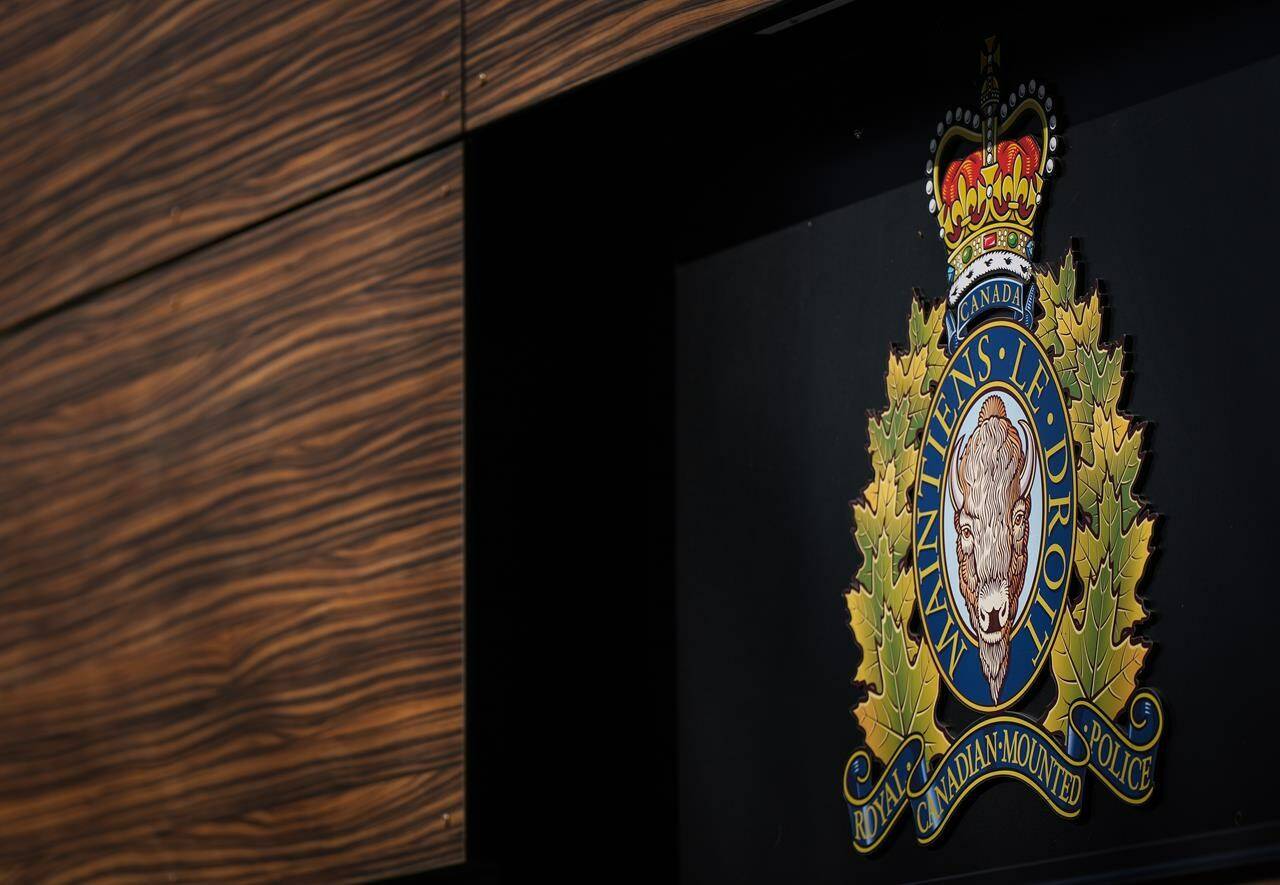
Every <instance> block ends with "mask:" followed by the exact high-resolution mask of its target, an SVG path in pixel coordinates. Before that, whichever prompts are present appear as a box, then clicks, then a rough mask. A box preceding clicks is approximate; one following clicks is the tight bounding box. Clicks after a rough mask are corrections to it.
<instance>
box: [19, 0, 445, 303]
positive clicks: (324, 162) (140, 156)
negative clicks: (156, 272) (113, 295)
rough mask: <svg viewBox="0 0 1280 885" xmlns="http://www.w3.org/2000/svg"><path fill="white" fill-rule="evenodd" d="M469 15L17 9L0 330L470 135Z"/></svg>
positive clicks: (331, 9)
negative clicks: (466, 121) (464, 35)
mask: <svg viewBox="0 0 1280 885" xmlns="http://www.w3.org/2000/svg"><path fill="white" fill-rule="evenodd" d="M460 45H461V7H460V5H459V2H458V0H317V2H312V3H297V2H279V0H252V2H235V3H230V2H226V0H78V2H67V3H54V2H50V0H18V2H15V3H9V4H6V5H5V15H4V27H3V29H0V83H3V84H4V87H3V89H0V255H3V256H4V261H3V263H0V328H5V327H8V326H10V325H11V324H12V323H14V322H17V321H20V320H23V319H26V318H28V317H31V316H33V315H36V314H39V313H40V312H41V311H44V310H47V309H48V308H50V307H52V306H53V305H55V304H58V303H60V302H61V301H63V300H65V299H68V298H72V297H74V296H76V295H79V294H81V293H83V292H85V291H87V290H91V289H94V288H96V287H99V286H102V285H104V284H107V283H109V282H112V281H115V280H120V279H122V278H124V277H126V276H127V275H130V274H133V273H135V272H137V271H140V270H142V269H145V268H147V267H150V266H151V265H152V264H154V263H155V262H157V261H160V260H163V259H167V258H171V257H173V256H175V255H178V254H180V253H183V252H184V251H186V250H189V249H192V248H194V247H196V246H198V245H200V244H202V243H205V242H208V241H209V240H210V239H212V238H216V237H218V236H220V235H223V234H226V233H228V232H231V231H234V230H237V229H239V228H241V227H243V226H244V225H246V224H248V223H251V222H254V221H259V220H261V219H263V218H265V217H268V216H270V215H272V214H274V213H278V212H281V211H283V210H285V209H287V208H289V207H291V206H296V205H298V204H299V202H301V201H305V200H307V199H309V198H311V197H314V196H316V195H318V194H321V193H324V192H326V191H328V190H331V189H333V188H335V187H338V186H340V185H342V184H343V183H346V182H349V181H351V180H353V179H355V178H358V177H360V176H363V175H366V174H369V173H371V172H374V171H375V170H377V169H379V168H382V167H385V166H387V165H388V164H390V163H393V162H394V161H396V160H399V159H403V158H405V157H407V156H409V155H411V154H413V153H414V152H416V151H421V150H423V149H426V148H429V147H431V146H432V145H434V144H437V143H440V142H441V141H443V140H445V139H448V138H450V137H452V136H455V135H457V134H458V133H459V131H460V129H461V104H462V103H461V101H460V91H461V89H460V84H459V78H460V76H461V57H460Z"/></svg>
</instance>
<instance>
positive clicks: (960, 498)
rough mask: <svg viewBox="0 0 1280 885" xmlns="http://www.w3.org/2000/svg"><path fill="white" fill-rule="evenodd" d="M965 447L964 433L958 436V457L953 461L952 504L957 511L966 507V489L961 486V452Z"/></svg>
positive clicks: (950, 484)
mask: <svg viewBox="0 0 1280 885" xmlns="http://www.w3.org/2000/svg"><path fill="white" fill-rule="evenodd" d="M963 449H964V434H963V433H962V434H960V435H959V436H958V437H956V448H955V451H956V458H955V460H954V461H952V462H951V482H950V483H948V485H949V486H950V487H951V506H952V507H954V508H955V510H956V513H959V512H960V511H961V510H963V509H964V489H962V488H961V487H960V454H959V453H960V452H961V451H963Z"/></svg>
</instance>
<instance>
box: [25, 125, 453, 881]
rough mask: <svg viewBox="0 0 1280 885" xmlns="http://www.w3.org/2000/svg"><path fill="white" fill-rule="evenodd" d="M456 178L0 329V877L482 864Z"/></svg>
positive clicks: (347, 203)
mask: <svg viewBox="0 0 1280 885" xmlns="http://www.w3.org/2000/svg"><path fill="white" fill-rule="evenodd" d="M461 177H462V164H461V149H460V148H458V147H455V148H450V149H447V150H445V151H444V152H443V153H442V154H436V155H432V157H430V158H429V159H427V160H422V161H417V162H415V163H413V164H410V165H408V166H406V167H403V168H401V169H398V170H396V171H393V172H390V173H387V174H385V175H382V176H379V177H377V178H374V179H372V180H370V181H368V182H365V183H363V184H361V185H358V186H356V187H353V188H350V189H347V190H344V191H343V192H341V193H339V194H337V195H334V196H332V197H329V198H327V199H326V200H324V201H321V202H319V203H317V204H315V205H313V206H310V207H308V208H306V209H303V210H300V211H298V212H294V213H291V214H289V215H288V216H286V217H284V218H282V219H279V220H276V221H274V222H270V223H268V224H266V225H263V226H261V227H258V228H255V229H254V230H252V231H250V232H247V233H245V234H243V235H241V236H237V237H232V238H230V239H228V240H225V241H224V242H222V243H220V244H218V245H216V246H214V247H212V248H210V249H207V250H204V251H202V252H200V253H198V254H196V255H193V256H191V257H189V258H187V259H185V260H183V261H180V262H175V263H173V264H171V265H169V266H167V267H164V268H161V269H159V270H157V271H155V272H152V273H148V274H145V275H143V276H141V277H139V278H137V279H135V280H133V281H131V282H129V283H127V284H124V285H122V286H119V287H115V288H113V289H109V290H107V291H106V292H103V293H102V294H101V295H100V296H99V297H96V298H94V299H91V300H89V301H87V302H84V303H81V304H77V305H73V306H71V307H69V308H67V309H65V310H63V311H59V312H58V313H56V314H55V315H53V316H51V317H48V318H46V319H44V320H43V321H41V322H39V323H36V324H34V325H32V326H30V327H28V328H25V329H22V330H19V331H17V332H15V333H12V334H9V335H7V336H4V337H3V338H0V375H2V376H3V377H4V379H5V381H4V384H3V385H0V415H3V416H4V420H3V422H2V423H0V600H3V609H4V616H3V617H0V720H2V721H3V723H4V726H3V728H0V877H3V878H13V877H17V878H22V879H37V880H49V881H71V880H80V879H89V878H92V879H99V878H104V877H108V878H109V877H112V876H115V877H118V878H120V879H123V880H130V881H166V880H167V879H170V878H176V879H179V880H187V879H206V878H210V879H212V878H224V879H225V878H231V879H236V880H279V879H281V878H307V879H311V880H316V879H323V880H331V879H335V878H336V879H345V878H354V877H370V876H381V875H389V874H392V873H395V872H398V871H402V870H406V869H410V868H421V867H423V866H432V865H439V864H445V863H450V862H456V861H460V860H461V859H462V857H463V831H464V821H465V818H464V814H463V806H462V800H463V781H462V775H463V703H462V649H463V634H462V598H463V597H462V579H463V562H462V535H463V529H462V384H463V375H462V347H463V337H462V329H463V327H462V289H461V287H462V193H461V183H462V182H461Z"/></svg>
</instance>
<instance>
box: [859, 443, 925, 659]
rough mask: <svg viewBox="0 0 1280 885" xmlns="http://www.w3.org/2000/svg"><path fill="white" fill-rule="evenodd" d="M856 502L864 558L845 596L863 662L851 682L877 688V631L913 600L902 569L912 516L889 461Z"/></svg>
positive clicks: (911, 584) (907, 573) (908, 575)
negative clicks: (890, 615) (889, 614)
mask: <svg viewBox="0 0 1280 885" xmlns="http://www.w3.org/2000/svg"><path fill="white" fill-rule="evenodd" d="M877 473H879V475H878V476H877V477H876V479H875V480H874V481H873V482H872V483H871V485H870V486H868V487H867V490H866V492H864V493H863V496H862V499H861V500H859V501H856V502H854V505H853V522H854V539H855V540H856V541H857V544H858V550H859V551H860V552H861V553H862V565H861V566H860V567H859V568H858V573H857V575H856V576H855V579H854V580H855V581H856V586H854V587H853V588H851V589H850V590H849V592H848V593H847V594H846V599H845V603H846V605H847V606H848V609H849V623H850V626H851V628H852V629H853V634H854V638H856V639H857V640H858V645H860V646H861V647H862V663H861V664H860V665H859V666H858V672H857V673H856V674H855V676H854V678H855V679H856V680H858V681H859V682H866V683H870V684H878V683H879V675H880V674H879V663H878V659H877V655H878V646H879V632H878V631H879V627H880V622H881V619H882V617H883V615H884V613H885V612H886V611H888V612H892V613H894V614H895V615H896V616H897V617H899V618H901V619H905V618H906V616H907V613H909V612H910V611H911V605H912V603H913V602H914V599H915V586H914V582H913V580H912V576H911V572H910V570H909V569H904V568H901V564H902V561H903V560H904V559H905V558H906V555H907V551H908V550H909V549H910V547H911V512H910V510H909V508H907V507H906V506H905V505H901V504H899V501H900V500H901V498H900V495H899V493H898V482H897V478H896V477H897V473H896V470H895V469H894V467H893V464H892V462H890V463H889V464H888V465H886V466H885V468H884V469H883V470H881V471H877Z"/></svg>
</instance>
